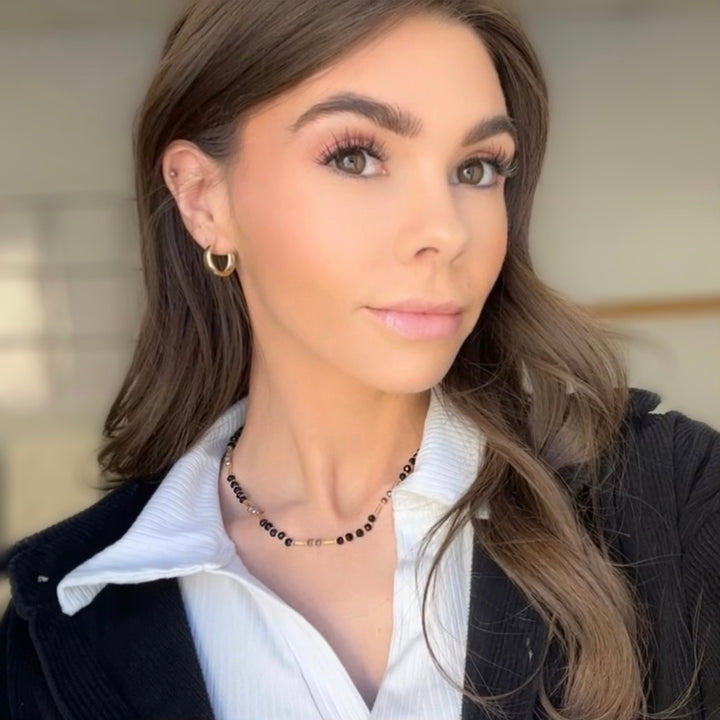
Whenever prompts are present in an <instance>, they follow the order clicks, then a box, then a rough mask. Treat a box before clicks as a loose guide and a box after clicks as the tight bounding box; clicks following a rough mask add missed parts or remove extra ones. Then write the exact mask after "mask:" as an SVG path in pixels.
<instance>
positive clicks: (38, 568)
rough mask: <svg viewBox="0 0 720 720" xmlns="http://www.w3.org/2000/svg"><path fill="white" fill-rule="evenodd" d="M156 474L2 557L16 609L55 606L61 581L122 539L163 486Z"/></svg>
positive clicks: (25, 612)
mask: <svg viewBox="0 0 720 720" xmlns="http://www.w3.org/2000/svg"><path fill="white" fill-rule="evenodd" d="M159 479H160V478H159V477H158V476H157V475H154V476H147V477H142V478H134V479H131V480H127V481H126V482H124V483H123V484H122V485H120V486H119V487H117V488H115V489H113V490H111V491H108V492H106V494H105V495H103V496H102V497H101V498H100V499H99V500H98V501H97V502H95V503H93V504H92V505H90V506H89V507H87V508H85V509H84V510H82V511H80V512H78V513H76V514H75V515H72V516H70V517H67V518H65V519H63V520H61V521H60V522H57V523H55V524H53V525H51V526H49V527H46V528H44V529H42V530H40V531H39V532H36V533H34V534H32V535H28V536H27V537H24V538H22V539H20V540H19V541H17V542H16V543H14V544H13V545H11V546H10V547H9V548H8V549H6V550H4V551H3V552H2V553H1V554H0V576H2V575H6V574H7V575H8V576H9V578H10V589H11V597H12V602H13V606H14V609H15V611H16V612H17V613H18V614H19V615H20V616H21V617H23V618H26V617H27V616H28V615H29V614H32V611H33V609H36V608H38V607H41V606H47V605H53V604H55V603H56V602H57V599H56V596H55V589H56V587H57V583H58V581H59V579H60V578H62V577H63V576H64V575H65V574H67V573H68V572H70V570H71V569H72V568H74V567H76V566H77V565H79V564H80V563H82V562H84V561H85V560H86V559H87V558H89V557H92V556H93V555H94V554H96V553H97V552H99V551H100V550H102V549H103V548H104V547H106V546H108V545H110V544H112V543H113V542H115V541H116V540H118V539H119V538H120V537H122V535H123V534H124V533H125V532H126V531H127V529H128V528H129V527H130V525H132V523H133V522H134V520H135V519H136V518H137V516H138V515H139V513H140V511H141V510H142V508H143V507H144V506H145V504H146V503H147V501H148V500H149V499H150V497H151V496H152V494H153V493H154V491H155V490H156V489H157V487H158V486H159Z"/></svg>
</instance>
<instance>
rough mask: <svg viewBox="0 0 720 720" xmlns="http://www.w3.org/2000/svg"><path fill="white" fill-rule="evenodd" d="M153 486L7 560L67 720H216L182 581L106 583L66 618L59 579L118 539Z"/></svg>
mask: <svg viewBox="0 0 720 720" xmlns="http://www.w3.org/2000/svg"><path fill="white" fill-rule="evenodd" d="M156 488H157V484H150V483H140V482H137V483H136V482H132V483H128V484H127V485H126V486H123V487H120V488H119V489H117V490H115V491H113V492H112V493H109V494H108V495H106V496H105V497H104V498H103V499H102V500H101V501H100V502H98V503H96V504H95V505H93V506H91V507H90V508H88V509H87V510H85V511H83V512H82V513H79V514H78V515H76V516H73V517H72V518H69V519H67V520H65V521H63V522H62V523H59V524H58V525H55V526H53V527H51V528H48V529H47V530H45V531H43V532H42V533H39V534H37V535H35V536H32V537H30V538H27V539H26V540H24V541H21V543H19V544H18V545H17V546H16V547H15V548H11V550H10V552H9V558H10V559H9V562H8V569H9V575H10V581H11V584H12V589H13V602H14V605H15V609H16V611H17V612H18V614H19V615H20V617H22V618H23V619H25V620H27V622H28V625H29V630H30V636H31V638H32V641H33V644H34V647H35V650H36V652H37V654H38V657H39V660H40V664H41V666H42V668H43V672H44V674H45V675H46V676H47V682H48V685H49V687H50V690H51V692H52V695H53V698H54V700H55V702H56V703H57V705H58V708H59V709H60V711H61V713H62V715H63V717H64V718H67V720H132V719H135V720H147V718H153V719H154V720H177V718H179V717H192V718H193V720H196V719H197V720H215V718H214V716H213V711H212V708H211V705H210V700H209V698H208V694H207V689H206V686H205V682H204V678H203V675H202V670H201V668H200V663H199V660H198V657H197V654H196V651H195V645H194V641H193V638H192V634H191V630H190V626H189V623H188V619H187V614H186V612H185V608H184V604H183V599H182V594H181V591H180V586H179V583H178V581H177V579H176V578H171V579H167V580H158V581H153V582H147V583H138V584H133V585H107V586H106V587H105V588H104V589H103V590H102V591H101V592H100V593H99V594H98V595H97V597H96V598H95V599H94V600H93V602H92V603H90V604H89V605H88V606H86V607H85V608H83V609H82V610H80V611H79V612H77V613H76V614H75V615H72V616H68V615H65V614H64V613H63V612H62V609H61V608H60V605H59V603H58V601H57V595H56V589H57V583H58V582H59V580H60V579H61V578H62V577H64V575H65V574H66V573H67V572H69V571H70V570H71V569H72V568H73V567H75V566H77V565H78V564H80V563H81V562H83V561H84V560H86V559H87V558H89V557H91V556H92V555H94V554H95V553H96V552H99V551H100V550H101V549H102V548H103V547H105V546H107V545H109V544H111V543H112V542H114V541H115V540H117V539H119V538H120V537H121V536H122V535H123V533H124V532H125V531H126V530H127V529H128V528H129V527H130V525H131V524H132V522H133V520H134V519H135V518H136V517H137V515H138V513H139V512H140V510H141V509H142V506H143V505H144V504H145V503H146V502H147V500H148V499H149V498H150V496H151V495H152V493H153V491H154V490H155V489H156Z"/></svg>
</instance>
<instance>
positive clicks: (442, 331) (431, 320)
mask: <svg viewBox="0 0 720 720" xmlns="http://www.w3.org/2000/svg"><path fill="white" fill-rule="evenodd" d="M367 309H368V311H369V312H370V314H371V315H372V316H373V317H374V318H375V319H377V320H379V321H380V322H381V323H382V324H383V325H384V326H385V327H387V328H389V329H390V330H393V331H394V332H396V333H398V334H399V335H402V336H403V337H407V338H412V339H415V340H437V339H447V338H451V337H454V336H455V334H456V333H457V331H458V329H459V328H460V325H461V323H462V318H463V315H462V312H454V313H448V312H447V311H446V312H433V313H427V312H406V311H398V310H395V309H386V308H382V309H376V308H367Z"/></svg>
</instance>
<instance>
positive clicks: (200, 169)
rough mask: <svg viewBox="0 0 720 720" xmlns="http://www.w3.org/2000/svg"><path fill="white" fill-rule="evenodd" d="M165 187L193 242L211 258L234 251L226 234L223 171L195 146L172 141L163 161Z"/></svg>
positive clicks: (226, 206)
mask: <svg viewBox="0 0 720 720" xmlns="http://www.w3.org/2000/svg"><path fill="white" fill-rule="evenodd" d="M162 170H163V177H164V179H165V184H166V185H167V187H168V189H169V190H170V192H171V193H172V196H173V197H174V198H175V202H176V204H177V207H178V210H179V211H180V216H181V218H182V221H183V223H184V225H185V227H186V228H187V231H188V232H189V233H190V235H192V237H193V238H194V240H195V242H197V243H198V245H200V247H201V248H202V249H203V250H205V248H206V247H207V246H208V245H210V246H212V252H213V254H214V255H225V254H227V253H232V252H235V250H236V247H235V244H234V242H233V238H232V237H231V236H230V233H229V232H228V228H229V227H230V225H229V222H228V221H229V206H228V191H227V187H226V181H225V177H224V174H223V169H222V168H221V167H220V165H219V164H218V163H217V162H216V161H215V160H213V159H212V158H211V157H209V156H208V155H207V154H205V153H204V152H203V151H202V150H201V149H200V148H199V147H198V146H197V145H195V144H194V143H191V142H189V141H187V140H174V141H173V142H172V143H170V145H168V147H167V148H166V150H165V153H164V154H163V161H162Z"/></svg>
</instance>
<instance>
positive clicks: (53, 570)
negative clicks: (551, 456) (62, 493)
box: [0, 389, 720, 720]
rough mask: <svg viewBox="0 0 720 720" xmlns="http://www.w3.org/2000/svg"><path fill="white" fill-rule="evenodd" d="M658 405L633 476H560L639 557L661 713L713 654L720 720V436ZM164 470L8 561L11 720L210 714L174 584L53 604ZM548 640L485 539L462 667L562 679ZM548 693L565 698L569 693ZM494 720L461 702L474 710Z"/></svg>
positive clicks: (559, 660) (0, 686)
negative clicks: (590, 500) (68, 578)
mask: <svg viewBox="0 0 720 720" xmlns="http://www.w3.org/2000/svg"><path fill="white" fill-rule="evenodd" d="M659 401H660V398H659V397H658V396H657V395H655V394H654V393H650V392H647V391H643V390H635V389H633V391H632V395H631V402H630V405H629V407H628V415H627V418H626V423H625V431H624V434H623V436H622V437H623V439H622V440H620V441H619V445H621V446H622V447H623V448H625V450H624V457H625V458H626V462H627V472H626V473H625V476H624V480H623V481H622V482H620V480H619V476H611V477H610V482H605V483H602V485H601V487H600V488H598V487H590V486H589V484H588V483H587V482H585V481H584V476H583V474H582V472H580V473H577V472H574V471H573V470H574V469H572V470H571V471H569V472H567V474H562V478H563V480H564V481H565V482H566V483H567V485H568V487H569V488H570V489H571V491H572V493H573V498H577V500H578V510H579V511H580V509H581V508H582V507H584V506H585V505H586V503H585V500H587V497H588V496H589V495H588V494H590V496H592V497H594V498H596V501H597V507H598V508H599V511H598V512H599V514H596V515H593V517H601V518H602V528H603V530H602V531H603V533H604V534H605V538H606V540H607V542H609V544H610V547H611V551H612V554H613V558H614V559H615V560H617V561H618V562H622V563H629V565H626V566H624V568H625V572H627V573H628V575H629V577H630V578H631V579H632V582H633V584H634V586H635V587H636V588H637V593H638V598H639V599H640V600H641V601H642V602H643V604H644V605H645V606H646V608H647V610H648V612H649V617H650V619H651V622H652V635H651V646H650V651H651V656H652V666H651V673H650V675H649V677H648V681H647V682H648V685H647V690H648V692H649V700H650V707H649V709H650V710H651V711H657V710H661V709H665V708H666V707H667V706H668V705H669V704H670V703H672V702H673V701H674V700H675V699H676V698H677V697H678V695H679V694H680V693H681V692H682V691H683V690H684V689H685V688H686V687H687V685H688V682H689V680H690V678H691V673H692V668H693V661H694V658H695V657H696V655H697V653H699V652H701V653H702V655H701V660H700V671H699V678H698V684H697V686H696V688H695V692H694V694H693V696H692V699H691V701H690V704H689V705H688V706H687V708H686V711H687V714H685V715H684V717H686V718H688V720H699V719H700V718H703V719H707V720H709V719H710V718H712V719H713V720H720V433H719V432H717V431H716V430H714V429H712V428H711V427H709V426H708V425H705V424H703V423H701V422H698V421H696V420H691V419H689V418H687V417H686V416H685V415H682V414H681V413H678V412H674V411H673V412H668V413H664V414H655V413H650V412H649V411H650V410H652V409H654V408H655V407H657V405H658V403H659ZM153 480H154V482H153V481H151V480H150V479H138V480H136V481H131V482H128V483H127V484H125V485H124V486H123V487H121V488H119V489H117V490H114V491H112V492H110V493H108V494H106V495H105V496H104V497H103V498H102V499H101V500H100V501H98V502H97V503H95V504H94V505H92V506H90V507H89V508H87V509H86V510H84V511H82V512H80V513H78V514H77V515H74V516H73V517H70V518H68V519H66V520H64V521H62V522H60V523H58V524H56V525H53V526H52V527H49V528H46V529H44V530H43V531H41V532H39V533H37V534H35V535H32V536H30V537H27V538H25V539H24V540H21V541H20V542H19V543H17V544H16V545H14V546H13V547H12V548H10V549H9V550H8V551H7V552H6V553H5V557H4V558H3V559H1V560H0V571H6V572H8V573H9V576H10V581H11V589H12V599H11V603H10V606H9V607H8V609H7V611H6V612H5V614H4V616H3V619H2V624H1V625H0V720H60V719H61V718H62V719H63V720H132V719H136V720H213V712H212V709H211V706H210V702H209V699H208V694H207V691H206V687H205V684H204V681H203V677H202V673H201V669H200V665H199V662H198V658H197V655H196V652H195V647H194V643H193V639H192V635H191V632H190V627H189V625H188V620H187V616H186V614H185V609H184V605H183V601H182V596H181V593H180V588H179V584H178V581H177V580H176V579H169V580H157V581H153V582H147V583H139V584H133V585H112V584H111V585H107V586H106V587H105V588H104V589H103V590H102V591H101V592H100V594H99V595H98V596H97V597H96V598H95V600H93V602H92V603H90V604H89V605H88V606H87V607H85V608H83V609H82V610H81V611H79V612H78V613H77V614H75V615H73V616H67V615H64V614H63V613H62V611H61V609H60V607H59V604H58V601H57V596H56V587H57V583H58V581H59V580H60V579H61V578H62V577H63V576H64V575H65V574H66V573H67V572H69V571H70V570H71V569H73V568H74V567H75V566H77V565H78V564H79V563H81V562H83V561H84V560H86V559H87V558H89V557H91V556H92V555H94V554H95V553H97V552H98V551H100V550H101V549H102V548H104V547H105V546H107V545H109V544H111V543H113V542H114V541H116V540H117V539H119V538H120V537H121V536H122V535H123V534H124V533H125V531H126V530H127V529H128V528H129V527H130V525H131V524H132V523H133V521H134V519H135V518H136V517H137V515H138V513H139V512H140V510H141V509H142V507H143V505H144V504H145V503H146V502H147V501H148V499H149V498H150V496H151V495H152V493H153V491H154V490H155V488H156V487H157V480H158V478H154V479H153ZM613 480H617V481H616V482H615V481H613ZM581 516H582V517H583V518H584V519H585V515H584V514H582V513H581ZM546 635H547V627H546V625H545V623H544V622H543V621H542V620H541V619H540V618H539V616H538V615H537V613H536V612H535V611H534V610H533V609H532V608H531V607H529V606H528V603H527V601H526V600H525V599H524V597H523V595H522V594H521V593H520V592H519V591H518V590H517V589H516V588H515V586H514V585H513V584H512V583H511V582H510V581H509V579H508V578H507V576H506V575H505V574H504V573H503V572H502V571H501V570H500V569H499V567H498V566H497V565H496V564H495V563H494V562H493V561H492V560H491V559H490V558H489V557H487V555H486V554H485V553H484V552H483V551H482V550H481V548H480V546H479V544H476V545H475V551H474V555H473V579H472V590H471V606H470V622H469V631H468V652H467V660H466V667H467V674H468V677H469V679H470V680H472V682H473V683H474V684H475V687H476V689H477V690H478V692H481V693H483V694H485V693H501V692H503V691H508V690H511V689H513V688H515V687H517V686H519V685H521V684H522V683H523V682H524V680H525V679H527V678H529V677H530V676H531V675H532V673H533V670H534V669H535V668H536V665H537V663H538V662H539V661H540V662H542V663H543V674H544V677H545V680H546V687H548V688H550V687H551V686H552V685H553V684H555V683H557V682H560V681H561V680H562V670H563V657H562V653H561V651H560V650H559V649H558V645H557V643H554V644H553V646H552V648H551V652H550V654H549V655H548V657H547V658H546V659H545V660H544V661H542V658H541V653H542V648H543V644H544V641H545V639H546ZM693 638H695V641H696V643H698V644H699V646H700V647H695V648H694V647H693ZM701 648H702V649H701ZM530 651H532V652H530ZM533 658H534V660H533ZM609 662H612V659H609ZM537 677H539V676H538V675H536V678H537ZM560 687H561V686H560ZM551 697H552V699H553V700H554V701H555V702H556V703H559V700H560V695H559V691H558V692H557V693H555V694H552V695H551ZM503 707H504V708H505V709H506V710H507V711H508V718H509V719H511V720H531V719H532V718H541V717H545V716H544V714H542V713H541V712H540V709H539V707H540V706H539V699H538V682H537V679H536V680H533V681H531V682H530V683H528V685H527V686H526V687H525V688H524V689H523V690H521V691H519V692H518V693H517V694H516V695H515V696H514V698H513V699H512V700H511V701H509V702H507V703H505V705H504V706H503ZM239 718H241V720H275V719H273V718H252V719H247V718H244V716H242V713H241V712H240V713H239ZM487 718H488V716H487V715H486V713H485V712H483V711H481V710H480V709H478V708H477V707H475V706H474V705H471V704H470V703H468V702H464V704H463V714H462V720H486V719H487ZM216 720H236V719H235V718H217V719H216ZM283 720H284V719H283ZM339 720H340V719H339ZM438 720H446V719H445V718H438ZM447 720H451V719H450V718H448V719H447Z"/></svg>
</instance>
